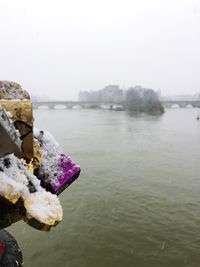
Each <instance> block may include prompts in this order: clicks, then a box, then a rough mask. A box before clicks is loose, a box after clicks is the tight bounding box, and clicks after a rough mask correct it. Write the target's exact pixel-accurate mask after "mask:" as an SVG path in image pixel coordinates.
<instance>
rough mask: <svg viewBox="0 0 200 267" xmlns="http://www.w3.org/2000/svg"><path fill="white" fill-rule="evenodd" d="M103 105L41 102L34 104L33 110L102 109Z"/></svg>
mask: <svg viewBox="0 0 200 267" xmlns="http://www.w3.org/2000/svg"><path fill="white" fill-rule="evenodd" d="M113 104H114V103H109V104H106V105H113ZM101 106H102V104H101V103H99V102H94V101H92V102H81V101H39V102H33V108H34V109H38V108H49V109H55V108H66V109H71V108H101Z"/></svg>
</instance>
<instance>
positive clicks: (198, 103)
mask: <svg viewBox="0 0 200 267" xmlns="http://www.w3.org/2000/svg"><path fill="white" fill-rule="evenodd" d="M161 102H162V104H163V106H164V107H165V108H172V107H175V106H176V107H180V108H185V107H194V108H200V100H190V101H185V100H184V101H182V100H176V101H175V100H162V101H161ZM113 105H123V103H118V104H116V103H99V102H94V101H92V102H81V101H40V102H33V108H34V109H38V108H49V109H55V108H65V109H71V108H104V107H105V108H106V107H107V108H108V109H109V108H110V109H112V106H113Z"/></svg>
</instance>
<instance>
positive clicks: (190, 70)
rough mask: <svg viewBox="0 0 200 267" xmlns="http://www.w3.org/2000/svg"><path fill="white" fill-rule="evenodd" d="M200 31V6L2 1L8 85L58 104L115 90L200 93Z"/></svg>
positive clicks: (0, 26) (183, 0)
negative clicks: (137, 87) (93, 92)
mask: <svg viewBox="0 0 200 267" xmlns="http://www.w3.org/2000/svg"><path fill="white" fill-rule="evenodd" d="M8 14H9V16H8ZM8 18H9V19H8ZM199 25H200V3H199V1H197V0H190V1H188V0H174V1H172V0H168V1H166V0H163V1H160V0H159V1H158V0H151V1H147V0H141V1H139V2H138V1H130V0H125V1H122V0H119V1H114V0H110V1H105V0H102V1H101V2H99V1H91V0H86V1H84V2H83V1H80V0H75V1H73V2H67V1H64V0H60V1H54V0H49V1H47V0H43V1H39V0H35V1H32V0H30V1H25V0H19V1H14V0H7V1H5V0H2V1H1V8H0V32H1V45H0V46H1V49H0V54H1V77H0V79H1V80H11V81H15V82H18V83H20V84H21V86H22V88H24V89H25V90H27V91H29V92H30V94H31V95H36V96H39V97H42V96H46V97H49V98H51V99H52V98H53V99H55V100H57V99H67V100H76V99H77V95H78V92H79V91H81V90H83V91H85V90H99V89H101V88H103V87H104V86H106V85H108V84H118V85H119V86H120V87H121V88H129V87H131V86H135V85H137V84H139V85H141V86H143V87H146V88H153V89H154V90H161V92H162V95H164V96H166V95H185V94H189V95H194V94H198V93H199V92H200V76H199V69H200V54H199V46H200V31H199Z"/></svg>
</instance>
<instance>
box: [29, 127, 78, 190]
mask: <svg viewBox="0 0 200 267" xmlns="http://www.w3.org/2000/svg"><path fill="white" fill-rule="evenodd" d="M34 136H35V138H36V140H37V141H38V143H39V145H40V148H41V152H42V165H41V167H40V168H39V170H38V173H37V177H38V178H39V179H40V180H41V185H42V186H43V187H44V188H45V189H46V190H48V191H50V192H52V193H53V194H57V195H59V194H60V193H61V192H62V191H63V190H64V189H65V188H67V187H68V186H69V185H70V184H71V183H73V182H74V181H75V180H76V179H77V178H78V177H79V174H80V171H81V168H80V166H79V165H77V164H75V163H74V162H73V161H72V160H71V158H70V157H69V156H67V155H66V154H64V153H63V152H62V150H61V148H60V146H59V145H58V143H57V142H56V141H55V139H54V138H53V136H52V135H51V134H49V133H48V132H46V131H45V132H44V131H38V130H35V131H34Z"/></svg>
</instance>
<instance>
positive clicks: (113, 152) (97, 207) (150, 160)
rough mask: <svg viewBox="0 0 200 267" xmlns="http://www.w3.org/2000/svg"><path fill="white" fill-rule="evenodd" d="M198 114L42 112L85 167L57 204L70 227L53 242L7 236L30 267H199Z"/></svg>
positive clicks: (20, 228)
mask: <svg viewBox="0 0 200 267" xmlns="http://www.w3.org/2000/svg"><path fill="white" fill-rule="evenodd" d="M198 112H199V110H198V109H168V110H166V113H165V114H164V115H163V116H160V117H153V116H148V115H138V116H135V115H131V114H127V113H126V112H114V111H106V110H36V111H35V124H36V126H37V127H39V128H44V129H47V130H49V131H50V132H51V133H52V134H53V135H54V136H55V137H56V139H57V140H58V141H59V143H60V144H61V146H62V147H63V149H64V151H65V152H66V153H68V154H70V155H71V157H72V159H73V160H74V161H75V162H77V163H79V164H80V165H81V167H82V173H81V177H80V179H78V180H77V181H76V182H75V183H73V184H72V185H71V186H70V187H69V188H68V189H67V190H65V191H64V192H63V193H62V194H61V195H60V200H61V203H62V205H63V209H64V220H63V222H62V223H60V224H59V225H58V226H57V227H56V228H54V229H52V230H51V232H49V233H43V232H39V231H37V230H34V229H32V228H31V227H30V226H28V225H26V224H25V223H24V222H19V223H17V224H15V225H13V226H12V227H9V228H8V230H9V231H10V232H11V233H12V234H13V235H14V236H15V237H16V239H17V240H18V243H19V245H20V247H21V249H22V250H23V254H24V266H25V267H37V266H41V267H47V266H48V267H54V266H58V267H133V266H135V267H184V266H188V267H189V266H190V267H199V266H200V164H199V163H200V121H197V120H196V116H197V113H198Z"/></svg>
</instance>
